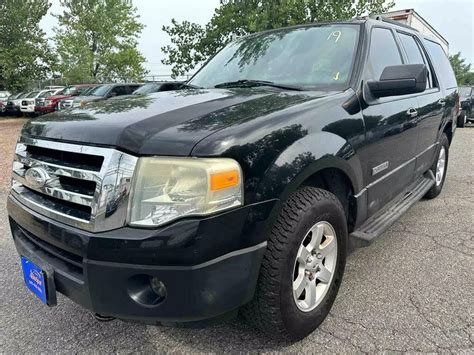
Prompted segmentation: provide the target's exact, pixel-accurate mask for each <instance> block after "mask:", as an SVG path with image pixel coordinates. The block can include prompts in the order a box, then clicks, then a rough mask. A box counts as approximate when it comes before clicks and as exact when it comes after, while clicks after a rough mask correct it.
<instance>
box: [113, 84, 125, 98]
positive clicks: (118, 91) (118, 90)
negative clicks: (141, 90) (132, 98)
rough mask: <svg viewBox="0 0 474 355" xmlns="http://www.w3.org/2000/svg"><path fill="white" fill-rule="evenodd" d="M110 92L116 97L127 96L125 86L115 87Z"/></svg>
mask: <svg viewBox="0 0 474 355" xmlns="http://www.w3.org/2000/svg"><path fill="white" fill-rule="evenodd" d="M112 92H113V93H115V94H117V96H122V95H127V94H128V90H127V86H116V87H114V88H113V89H112Z"/></svg>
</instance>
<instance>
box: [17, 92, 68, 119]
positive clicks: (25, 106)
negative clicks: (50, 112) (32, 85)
mask: <svg viewBox="0 0 474 355" xmlns="http://www.w3.org/2000/svg"><path fill="white" fill-rule="evenodd" d="M61 90H62V89H54V90H37V91H32V92H30V93H29V94H28V96H26V97H24V98H23V99H22V100H21V105H20V111H21V112H22V113H25V114H30V115H32V114H34V113H35V105H36V99H40V98H46V97H49V96H52V95H54V94H56V93H57V92H59V91H61Z"/></svg>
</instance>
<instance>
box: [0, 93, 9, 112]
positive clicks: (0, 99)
mask: <svg viewBox="0 0 474 355" xmlns="http://www.w3.org/2000/svg"><path fill="white" fill-rule="evenodd" d="M9 96H10V93H9V92H8V91H0V112H5V108H6V106H7V101H8V97H9Z"/></svg>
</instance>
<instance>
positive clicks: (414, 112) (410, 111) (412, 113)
mask: <svg viewBox="0 0 474 355" xmlns="http://www.w3.org/2000/svg"><path fill="white" fill-rule="evenodd" d="M407 116H409V117H411V118H414V117H416V116H418V111H417V110H416V109H415V108H413V107H411V108H409V109H408V111H407Z"/></svg>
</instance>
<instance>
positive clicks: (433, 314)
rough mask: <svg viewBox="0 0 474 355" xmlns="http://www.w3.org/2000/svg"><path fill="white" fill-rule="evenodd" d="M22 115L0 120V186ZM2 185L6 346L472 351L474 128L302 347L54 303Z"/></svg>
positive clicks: (360, 255)
mask: <svg viewBox="0 0 474 355" xmlns="http://www.w3.org/2000/svg"><path fill="white" fill-rule="evenodd" d="M20 126H21V122H20V121H11V122H10V121H4V122H2V121H0V152H1V160H0V168H1V171H0V173H1V174H0V183H1V185H2V186H3V191H5V190H6V188H7V186H8V184H9V179H10V178H9V176H10V173H9V166H10V160H11V153H12V151H13V145H14V142H15V135H16V133H17V132H18V130H19V128H20ZM1 191H2V189H1V188H0V285H1V288H0V290H1V291H0V353H19V352H22V353H28V352H35V353H38V352H48V353H49V352H51V353H56V352H68V353H70V352H127V353H128V352H137V351H140V352H145V353H148V352H157V351H158V352H163V351H173V352H196V351H200V352H230V351H232V352H237V351H259V352H268V351H288V352H315V353H328V352H330V353H361V352H389V353H393V352H406V351H409V352H442V353H451V352H453V353H465V354H468V353H470V354H472V353H474V325H473V319H474V302H473V295H474V277H473V270H474V260H473V259H474V126H472V125H471V126H469V127H466V128H464V129H458V130H457V132H456V135H455V138H454V142H453V145H452V147H451V155H450V162H449V169H448V175H447V180H446V184H445V186H444V190H443V192H442V194H441V195H440V196H439V197H438V198H437V199H435V200H430V201H420V202H418V203H417V204H416V205H415V206H414V207H413V208H411V210H410V211H408V213H407V214H405V215H404V216H403V217H402V218H401V219H400V220H399V221H398V222H396V223H395V224H394V225H393V226H392V227H391V228H390V229H389V230H388V231H387V232H386V233H384V235H383V236H381V237H380V238H379V239H378V240H377V241H376V242H375V243H374V244H373V245H372V246H370V247H368V248H365V249H359V250H357V251H356V252H354V253H353V254H352V255H351V256H350V257H349V259H348V263H347V268H346V273H345V276H344V280H343V283H342V286H341V289H340V292H339V295H338V297H337V299H336V302H335V304H334V308H333V310H332V311H331V313H330V316H329V317H328V319H327V320H326V321H325V322H324V323H323V324H322V325H321V327H320V328H319V329H318V330H316V331H315V332H314V333H313V334H311V335H310V336H309V337H308V338H307V339H305V340H303V341H301V342H298V343H295V344H291V345H288V344H281V343H278V342H273V341H269V340H268V339H265V338H263V337H262V336H260V335H259V334H257V333H256V332H255V331H253V330H252V329H249V328H248V327H247V326H246V325H245V324H244V323H242V322H240V321H238V320H236V321H232V322H228V323H225V324H222V325H219V326H215V327H211V328H206V329H177V328H161V327H154V326H144V325H140V324H130V323H124V322H121V321H113V322H109V323H99V322H97V321H95V319H94V318H93V316H92V315H91V314H90V313H89V312H87V311H85V310H84V309H82V308H81V307H79V306H77V305H75V304H74V303H72V302H71V301H69V300H68V299H66V298H64V297H59V300H58V301H59V302H58V303H59V305H58V306H57V307H54V308H47V307H45V306H43V305H42V304H41V302H39V301H38V300H37V299H36V298H35V297H34V296H33V295H32V294H30V292H29V291H27V290H26V287H25V286H24V285H23V280H22V276H21V271H20V265H19V258H18V255H17V254H16V251H15V248H14V246H13V243H12V241H11V237H10V232H9V230H8V223H7V215H6V211H5V208H4V207H3V206H5V202H6V194H5V192H3V193H2V192H1Z"/></svg>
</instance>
